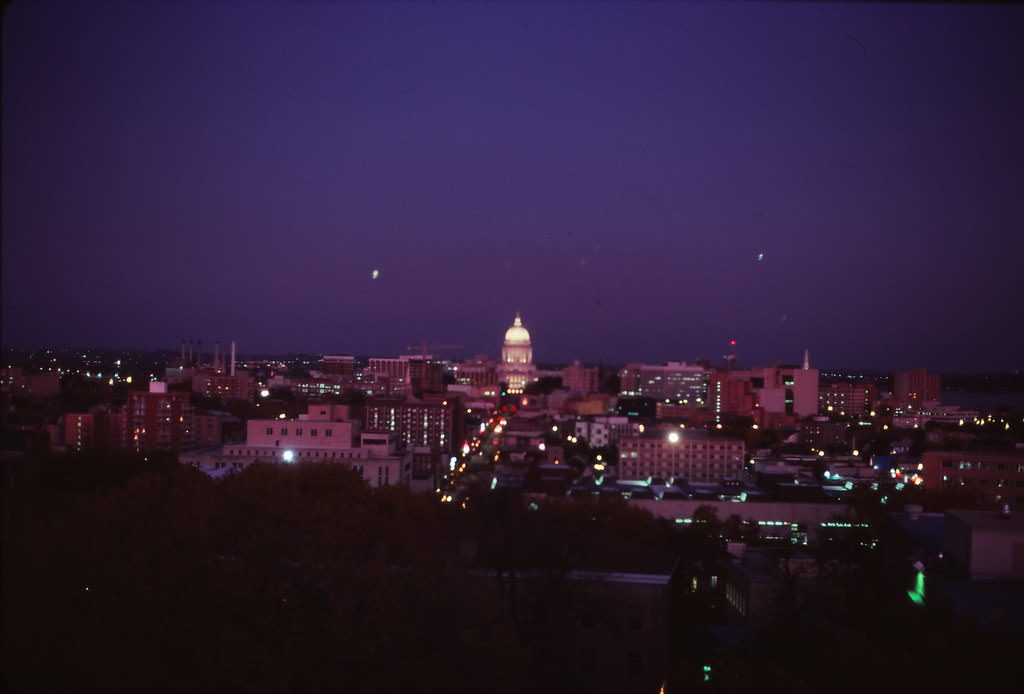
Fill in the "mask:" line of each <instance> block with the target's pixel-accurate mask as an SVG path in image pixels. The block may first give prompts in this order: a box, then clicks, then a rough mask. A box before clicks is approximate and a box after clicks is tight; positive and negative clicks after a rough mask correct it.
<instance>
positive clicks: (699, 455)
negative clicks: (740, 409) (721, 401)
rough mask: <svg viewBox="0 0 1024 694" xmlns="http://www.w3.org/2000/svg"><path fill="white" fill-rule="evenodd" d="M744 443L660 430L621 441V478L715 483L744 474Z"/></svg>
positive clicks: (686, 431) (675, 429) (673, 429)
mask: <svg viewBox="0 0 1024 694" xmlns="http://www.w3.org/2000/svg"><path fill="white" fill-rule="evenodd" d="M745 452H746V444H745V442H744V441H743V440H742V439H731V438H718V437H712V436H710V435H709V434H708V433H707V432H705V431H695V430H692V429H682V428H679V427H661V428H657V429H648V430H647V431H646V432H644V433H643V434H639V435H637V436H627V437H622V438H621V439H620V440H619V477H620V479H625V480H630V479H633V480H636V479H646V478H648V477H663V478H666V479H667V478H669V477H671V478H675V479H686V480H688V481H691V482H714V481H717V480H720V479H722V478H723V477H737V476H739V474H740V473H741V472H742V471H743V463H744V454H745Z"/></svg>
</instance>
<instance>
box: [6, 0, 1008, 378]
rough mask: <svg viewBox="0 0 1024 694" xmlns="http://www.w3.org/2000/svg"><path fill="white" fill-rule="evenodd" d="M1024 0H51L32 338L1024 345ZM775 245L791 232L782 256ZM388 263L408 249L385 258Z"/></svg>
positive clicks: (36, 52)
mask: <svg viewBox="0 0 1024 694" xmlns="http://www.w3.org/2000/svg"><path fill="white" fill-rule="evenodd" d="M1022 30H1024V10H1021V9H1020V8H1017V7H1012V6H1009V5H994V6H983V7H977V6H974V5H971V4H964V5H952V6H951V5H927V4H916V3H912V4H893V5H889V4H876V3H868V4H832V3H826V4H814V3H782V4H772V3H763V4H762V3H758V4H740V3H724V2H723V3H684V2H653V3H652V2H643V3H640V2H608V3H593V4H591V3H587V4H584V3H569V2H560V3H551V4H541V3H534V2H496V3H484V2H462V3H448V2H439V3H427V2H409V3H357V2H327V1H319V2H318V1H314V0H308V1H306V2H296V1H289V0H278V1H270V0H264V1H262V2H260V1H256V0H253V1H250V2H179V1H165V2H160V1H156V0H130V1H129V0H124V1H121V2H102V1H100V2H81V1H80V0H75V1H70V0H69V1H67V2H54V1H46V0H33V1H32V2H25V1H15V2H13V4H11V5H10V6H9V7H8V8H7V10H6V14H5V17H4V22H3V150H2V152H3V171H2V173H3V194H2V205H3V207H2V223H3V284H2V290H3V296H2V301H3V317H2V318H3V326H2V327H3V342H4V345H7V346H50V347H112V348H113V347H124V348H150V349H171V350H174V349H177V348H178V346H179V345H180V343H181V339H182V338H183V337H186V338H187V337H191V338H196V339H200V338H201V339H203V341H204V344H206V345H207V350H208V351H209V350H212V346H213V343H214V341H215V340H220V341H221V342H222V343H223V342H224V341H226V340H232V339H234V340H237V341H238V345H239V351H240V352H243V353H254V352H278V353H283V352H293V351H304V352H318V351H319V352H339V351H345V352H350V353H354V354H364V355H369V354H374V355H382V356H394V355H397V354H399V353H401V352H403V351H405V347H406V345H411V344H413V343H417V342H420V341H422V340H423V339H426V340H428V341H430V342H443V343H461V344H463V345H465V349H464V350H462V351H461V352H460V351H458V350H456V351H449V352H442V353H439V354H441V355H443V356H447V357H455V356H468V355H472V354H475V353H487V354H490V355H492V356H497V355H498V352H499V347H500V341H501V337H502V335H503V333H504V330H505V328H506V327H508V325H510V324H511V321H512V318H513V316H514V314H515V312H516V311H517V310H518V311H521V312H522V315H523V320H524V322H525V324H526V326H527V327H528V328H529V329H530V331H531V333H532V334H533V341H534V351H535V359H536V360H537V361H539V362H542V363H543V362H559V361H570V360H573V359H579V360H581V361H584V362H595V363H596V362H597V361H598V360H603V361H604V362H605V363H621V362H623V361H626V360H640V361H652V362H659V361H664V360H667V359H685V360H688V361H692V360H693V359H695V358H697V357H704V358H708V359H711V360H713V361H718V360H720V359H721V356H722V355H723V354H724V353H726V351H727V347H726V342H727V341H728V340H729V339H735V340H737V342H738V345H737V346H736V347H735V348H734V351H735V352H736V354H737V355H738V357H739V359H740V361H741V363H743V364H745V365H756V364H760V363H764V362H767V361H783V362H790V363H798V362H799V361H800V360H801V359H802V357H803V350H804V348H805V347H807V348H810V350H811V358H812V363H813V364H814V365H815V366H819V367H822V368H828V367H837V368H842V367H846V368H875V369H898V368H909V367H914V366H924V367H927V368H930V369H936V370H945V371H964V372H970V371H995V370H1012V369H1018V368H1022V367H1024V318H1022V314H1024V309H1022V303H1024V271H1022V266H1024V135H1022V128H1024V40H1022V38H1021V37H1022V36H1024V31H1022ZM759 258H760V259H759ZM374 269H378V270H379V272H380V275H379V277H377V278H376V279H374V278H373V277H372V272H373V270H374Z"/></svg>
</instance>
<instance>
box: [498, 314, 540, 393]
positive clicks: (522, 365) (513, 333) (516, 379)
mask: <svg viewBox="0 0 1024 694" xmlns="http://www.w3.org/2000/svg"><path fill="white" fill-rule="evenodd" d="M533 376H534V368H533V347H531V346H530V331H529V330H527V329H526V327H525V326H524V325H523V319H522V318H520V317H519V314H518V313H517V314H516V319H515V322H513V323H512V327H510V328H509V329H508V330H506V331H505V344H504V345H502V347H501V380H502V381H503V382H504V383H505V384H506V385H508V392H510V393H522V392H523V389H524V388H525V387H526V384H527V383H529V382H530V381H532V380H533Z"/></svg>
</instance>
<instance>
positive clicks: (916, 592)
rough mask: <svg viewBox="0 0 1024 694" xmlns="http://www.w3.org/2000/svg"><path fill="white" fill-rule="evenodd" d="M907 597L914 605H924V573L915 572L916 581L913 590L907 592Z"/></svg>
mask: <svg viewBox="0 0 1024 694" xmlns="http://www.w3.org/2000/svg"><path fill="white" fill-rule="evenodd" d="M907 595H908V596H909V597H910V599H911V601H913V603H914V604H915V605H924V572H923V571H918V572H917V580H916V581H915V582H914V589H913V590H908V591H907Z"/></svg>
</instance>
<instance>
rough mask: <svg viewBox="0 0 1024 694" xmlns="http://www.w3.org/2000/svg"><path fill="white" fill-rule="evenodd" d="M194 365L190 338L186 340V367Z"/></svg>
mask: <svg viewBox="0 0 1024 694" xmlns="http://www.w3.org/2000/svg"><path fill="white" fill-rule="evenodd" d="M194 363H195V361H194V358H193V356H192V338H191V337H190V338H188V365H189V366H192V364H194Z"/></svg>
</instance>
